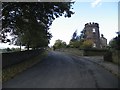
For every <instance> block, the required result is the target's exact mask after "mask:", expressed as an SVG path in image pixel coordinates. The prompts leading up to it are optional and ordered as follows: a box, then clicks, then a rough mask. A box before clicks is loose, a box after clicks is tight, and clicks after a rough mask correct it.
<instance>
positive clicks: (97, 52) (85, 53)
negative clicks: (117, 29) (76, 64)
mask: <svg viewBox="0 0 120 90" xmlns="http://www.w3.org/2000/svg"><path fill="white" fill-rule="evenodd" d="M81 51H82V52H83V56H104V55H105V53H106V52H107V50H106V49H84V50H81Z"/></svg>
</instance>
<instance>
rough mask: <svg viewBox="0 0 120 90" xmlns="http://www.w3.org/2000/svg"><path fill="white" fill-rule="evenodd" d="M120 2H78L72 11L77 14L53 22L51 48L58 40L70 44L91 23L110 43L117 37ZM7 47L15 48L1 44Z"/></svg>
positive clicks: (2, 46) (103, 0) (83, 0)
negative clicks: (74, 33) (75, 32)
mask: <svg viewBox="0 0 120 90" xmlns="http://www.w3.org/2000/svg"><path fill="white" fill-rule="evenodd" d="M74 1H75V0H74ZM113 1H114V2H113ZM118 1H119V0H76V2H75V3H74V5H73V10H72V11H74V12H75V14H74V15H72V17H71V18H65V17H60V18H57V19H55V21H53V23H52V26H51V27H50V32H51V33H52V36H53V37H52V39H51V41H50V44H49V46H51V45H53V44H54V42H55V40H57V39H61V40H63V41H65V42H67V44H68V43H69V41H70V39H71V37H72V34H73V32H74V31H75V30H77V32H78V34H80V31H82V30H83V28H84V25H85V24H86V23H89V22H95V23H99V27H100V28H99V30H100V34H103V35H104V37H105V38H107V40H108V42H109V41H110V40H111V39H112V38H114V37H115V36H117V34H116V32H117V31H118ZM5 47H6V48H7V47H14V46H13V45H12V46H8V45H6V44H1V43H0V48H5Z"/></svg>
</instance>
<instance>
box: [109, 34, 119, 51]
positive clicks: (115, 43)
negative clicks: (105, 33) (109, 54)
mask: <svg viewBox="0 0 120 90" xmlns="http://www.w3.org/2000/svg"><path fill="white" fill-rule="evenodd" d="M109 46H110V47H111V48H112V49H116V50H120V35H118V36H116V37H115V38H113V39H112V40H111V41H110V42H109Z"/></svg>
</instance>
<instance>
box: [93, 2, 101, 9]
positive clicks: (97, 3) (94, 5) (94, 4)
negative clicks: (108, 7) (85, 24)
mask: <svg viewBox="0 0 120 90" xmlns="http://www.w3.org/2000/svg"><path fill="white" fill-rule="evenodd" d="M101 1H102V0H95V1H94V2H92V3H91V6H92V7H93V8H94V7H96V6H98V5H99V4H101Z"/></svg>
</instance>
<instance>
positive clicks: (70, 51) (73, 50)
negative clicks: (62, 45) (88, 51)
mask: <svg viewBox="0 0 120 90" xmlns="http://www.w3.org/2000/svg"><path fill="white" fill-rule="evenodd" d="M60 51H62V52H64V53H67V54H72V55H77V56H83V53H82V52H81V51H80V50H79V49H77V48H68V49H67V48H66V49H63V50H60Z"/></svg>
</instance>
